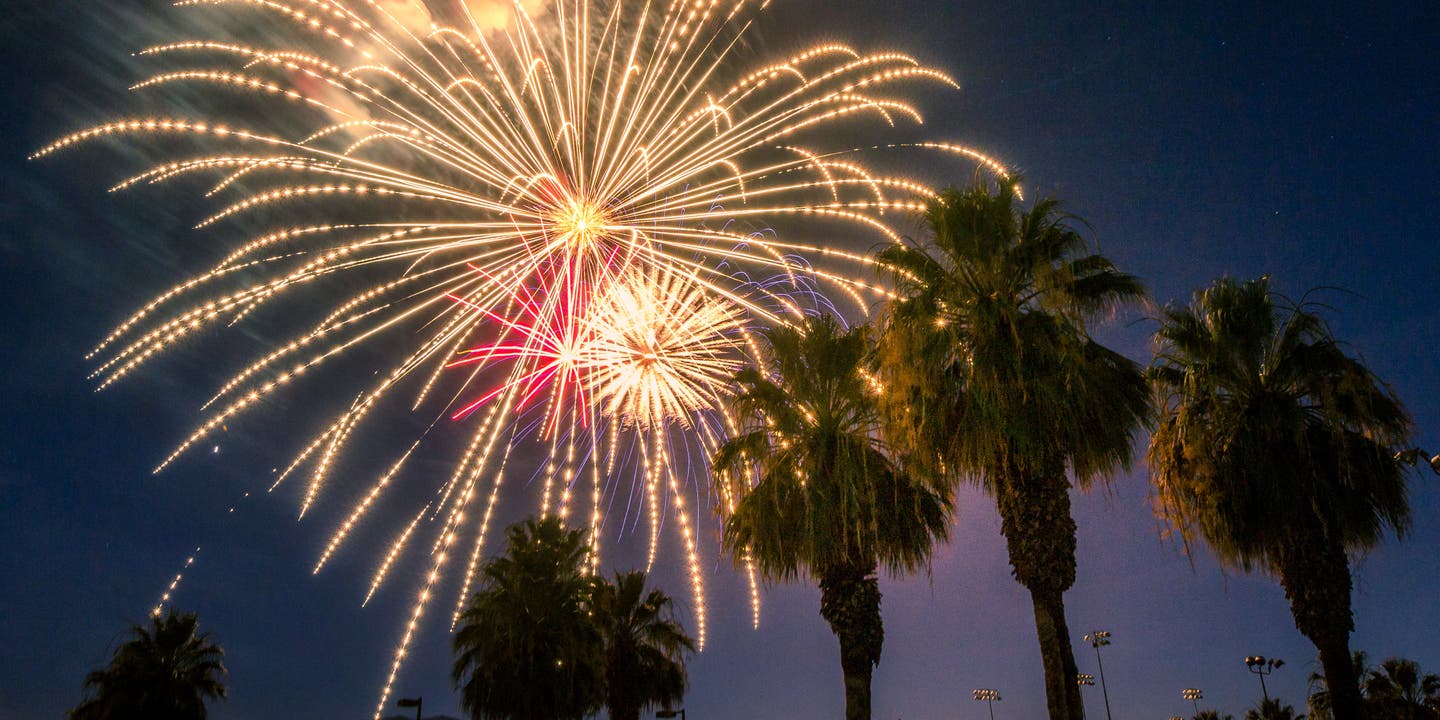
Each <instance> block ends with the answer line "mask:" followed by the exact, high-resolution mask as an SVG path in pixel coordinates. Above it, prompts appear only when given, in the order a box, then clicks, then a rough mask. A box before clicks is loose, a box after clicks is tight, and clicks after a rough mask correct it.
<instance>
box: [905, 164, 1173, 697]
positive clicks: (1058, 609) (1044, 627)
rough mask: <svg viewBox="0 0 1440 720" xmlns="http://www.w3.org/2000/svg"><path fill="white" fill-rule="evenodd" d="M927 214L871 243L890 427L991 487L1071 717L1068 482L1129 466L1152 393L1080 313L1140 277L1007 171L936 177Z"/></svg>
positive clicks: (1053, 690) (1054, 686)
mask: <svg viewBox="0 0 1440 720" xmlns="http://www.w3.org/2000/svg"><path fill="white" fill-rule="evenodd" d="M925 220H926V224H927V226H928V229H929V235H930V237H929V238H928V239H925V240H923V241H918V242H909V243H906V244H903V245H893V246H889V247H887V248H885V249H884V250H882V251H881V252H880V253H879V255H878V256H877V260H878V262H879V264H880V265H881V267H884V268H886V269H888V270H889V271H890V274H891V276H892V278H893V280H894V282H895V286H896V295H897V297H896V299H895V301H894V302H892V303H890V305H889V307H888V310H887V316H886V319H885V324H884V336H883V340H882V341H881V343H880V345H879V348H880V350H879V357H880V370H881V380H882V382H883V383H884V385H885V388H886V392H885V393H884V394H883V395H882V400H881V405H882V409H883V410H884V412H885V418H886V425H887V428H888V431H889V432H888V436H889V437H890V439H891V441H892V442H894V443H896V444H897V445H898V446H899V447H900V448H902V449H903V451H904V452H903V455H904V457H905V459H906V461H907V462H909V463H912V464H919V465H921V466H922V467H924V466H928V468H929V470H930V471H932V473H934V474H937V475H940V476H942V477H944V478H945V479H947V480H949V481H952V482H953V481H961V480H967V481H968V480H973V481H976V482H978V483H979V485H980V487H981V488H982V489H984V490H985V491H986V492H987V493H989V494H990V495H992V496H993V497H994V498H995V502H996V505H997V508H998V510H999V512H1000V520H1001V524H1000V531H1001V533H1003V534H1004V536H1005V543H1006V547H1007V549H1008V551H1009V555H1010V567H1011V568H1012V571H1013V574H1014V576H1015V579H1016V580H1017V581H1019V583H1020V584H1021V585H1023V586H1024V587H1025V588H1026V589H1027V590H1029V591H1030V597H1031V601H1032V604H1033V605H1034V611H1035V630H1036V634H1037V637H1038V639H1039V643H1040V655H1041V659H1042V660H1043V664H1044V671H1045V697H1046V704H1047V707H1048V710H1049V715H1050V718H1051V720H1078V719H1079V718H1083V717H1084V716H1085V710H1084V705H1083V703H1082V701H1081V698H1080V689H1079V687H1078V686H1077V685H1076V684H1075V673H1076V667H1075V656H1074V651H1073V650H1072V648H1071V644H1070V643H1071V638H1070V630H1069V627H1068V624H1067V623H1066V619H1065V599H1064V595H1065V592H1066V591H1067V590H1069V589H1070V587H1071V586H1072V585H1074V583H1075V521H1074V519H1073V518H1072V517H1071V513H1070V495H1069V493H1070V487H1071V482H1072V478H1073V481H1074V482H1075V484H1076V485H1077V486H1078V487H1080V488H1081V489H1086V488H1089V487H1090V486H1091V485H1092V484H1093V483H1094V482H1095V481H1096V480H1097V479H1103V478H1108V477H1110V476H1111V475H1112V474H1114V473H1115V472H1117V471H1120V470H1123V469H1126V468H1128V467H1129V466H1130V464H1131V462H1132V460H1133V457H1134V451H1133V447H1132V446H1133V443H1134V441H1135V438H1136V434H1137V433H1138V432H1139V430H1140V429H1141V428H1142V427H1143V424H1144V421H1145V419H1146V418H1147V417H1148V413H1149V397H1150V396H1149V393H1148V387H1147V385H1146V382H1145V376H1144V373H1143V372H1142V371H1141V369H1140V367H1139V366H1138V365H1137V364H1136V363H1134V362H1132V361H1130V360H1129V359H1127V358H1125V357H1124V356H1122V355H1120V354H1118V353H1115V352H1113V351H1111V350H1109V349H1107V348H1105V347H1104V346H1102V345H1100V344H1099V343H1097V342H1095V341H1094V340H1093V339H1092V338H1091V336H1090V333H1089V323H1090V322H1092V321H1093V320H1094V319H1095V318H1096V317H1097V316H1100V315H1102V314H1103V313H1105V312H1107V311H1110V310H1112V309H1114V308H1115V307H1117V306H1119V305H1122V304H1126V303H1134V302H1140V301H1143V299H1144V298H1145V289H1144V287H1143V286H1142V285H1141V283H1140V281H1139V280H1137V279H1136V278H1135V277H1133V276H1131V275H1127V274H1125V273H1122V272H1119V271H1118V270H1117V269H1116V268H1115V266H1114V265H1113V264H1112V263H1111V262H1110V261H1109V260H1108V259H1106V258H1105V257H1104V256H1102V255H1098V254H1094V253H1092V252H1091V251H1090V250H1089V248H1088V246H1087V243H1086V241H1085V239H1084V237H1082V236H1081V235H1080V233H1079V232H1078V231H1077V230H1076V229H1075V225H1076V224H1077V223H1078V221H1077V220H1076V219H1075V218H1073V217H1071V216H1069V215H1066V214H1064V213H1062V212H1060V210H1059V207H1058V205H1057V203H1056V202H1055V201H1054V200H1041V201H1039V202H1036V203H1035V204H1034V205H1033V206H1031V207H1030V209H1028V210H1025V209H1023V208H1022V207H1021V205H1020V201H1019V198H1018V196H1017V191H1016V184H1015V182H1014V181H1003V182H1001V183H1000V184H999V187H998V190H997V191H994V192H992V191H991V189H990V188H989V187H988V186H986V185H983V184H981V185H977V186H975V187H972V188H969V189H966V190H955V189H951V190H947V191H945V192H942V193H941V194H940V195H939V197H937V198H936V199H935V200H933V201H932V202H931V203H930V206H929V208H928V210H927V211H926V214H925Z"/></svg>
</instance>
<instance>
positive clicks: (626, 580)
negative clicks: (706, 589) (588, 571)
mask: <svg viewBox="0 0 1440 720" xmlns="http://www.w3.org/2000/svg"><path fill="white" fill-rule="evenodd" d="M672 605H673V604H672V601H671V599H670V597H669V596H668V595H666V594H665V593H664V592H661V591H660V590H651V591H650V592H649V593H648V594H647V593H646V592H645V573H643V572H629V573H619V574H617V575H616V576H615V582H614V583H613V584H612V583H608V582H605V583H600V584H598V585H597V587H596V589H595V601H594V605H593V607H594V609H595V615H594V619H595V623H596V625H597V626H599V628H600V635H601V637H602V638H603V641H604V643H605V650H604V655H605V707H606V708H607V709H608V710H609V714H610V720H639V718H640V711H641V710H644V709H649V708H653V707H655V706H657V705H661V706H668V705H670V704H671V703H674V702H677V701H679V700H680V699H681V698H683V697H684V696H685V685H686V678H685V653H686V652H694V650H695V645H694V643H693V642H691V640H690V637H689V636H687V635H686V634H685V629H684V628H683V627H681V626H680V623H679V622H677V621H676V620H675V619H674V613H673V611H672Z"/></svg>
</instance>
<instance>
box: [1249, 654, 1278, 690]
mask: <svg viewBox="0 0 1440 720" xmlns="http://www.w3.org/2000/svg"><path fill="white" fill-rule="evenodd" d="M1284 664H1285V661H1284V660H1281V659H1280V658H1267V657H1265V656H1264V655H1251V656H1249V657H1247V658H1245V668H1246V669H1247V670H1249V671H1250V672H1252V673H1255V674H1256V675H1259V676H1260V694H1262V695H1264V696H1265V699H1266V700H1269V699H1270V691H1269V690H1267V689H1265V676H1266V675H1269V674H1270V673H1273V672H1275V668H1278V667H1280V666H1281V665H1284Z"/></svg>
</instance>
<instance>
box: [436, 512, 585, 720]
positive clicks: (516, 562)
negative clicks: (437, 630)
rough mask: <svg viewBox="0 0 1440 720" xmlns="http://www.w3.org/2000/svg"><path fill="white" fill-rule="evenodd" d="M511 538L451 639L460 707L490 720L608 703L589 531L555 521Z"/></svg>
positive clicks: (566, 715) (559, 715) (523, 526)
mask: <svg viewBox="0 0 1440 720" xmlns="http://www.w3.org/2000/svg"><path fill="white" fill-rule="evenodd" d="M506 535H507V536H508V537H509V547H508V548H507V550H506V553H505V555H503V556H500V557H496V558H494V559H492V560H490V561H489V562H487V563H486V564H485V566H484V570H483V580H482V586H481V588H480V590H479V592H477V593H476V594H475V596H474V598H473V599H472V600H471V602H470V605H469V607H468V609H466V610H465V612H464V614H463V615H461V617H460V629H459V631H458V632H456V634H455V638H454V640H453V641H452V645H453V647H454V652H455V663H454V668H453V671H452V678H453V680H454V682H455V685H456V687H458V688H460V689H461V696H460V703H461V706H462V707H464V708H465V710H466V711H467V712H468V713H470V715H471V716H472V717H474V718H485V719H486V720H522V719H523V720H569V719H571V718H581V717H584V716H585V715H587V714H589V713H591V712H594V711H595V710H598V709H599V707H600V704H601V703H602V701H603V699H604V697H603V693H604V666H603V657H602V650H603V645H602V642H601V637H600V633H599V631H598V629H597V628H596V625H595V623H594V622H593V621H592V620H591V617H590V612H591V607H590V604H591V601H592V598H593V596H594V593H595V589H594V585H595V582H594V578H593V577H592V576H591V575H589V574H588V573H587V572H586V566H585V553H586V545H585V533H584V531H583V530H567V529H566V528H565V527H564V525H562V524H561V522H560V520H559V519H557V518H554V517H550V518H546V519H543V520H535V519H533V518H532V519H530V520H527V521H525V522H523V523H519V524H516V525H513V526H511V527H510V528H508V529H507V530H506Z"/></svg>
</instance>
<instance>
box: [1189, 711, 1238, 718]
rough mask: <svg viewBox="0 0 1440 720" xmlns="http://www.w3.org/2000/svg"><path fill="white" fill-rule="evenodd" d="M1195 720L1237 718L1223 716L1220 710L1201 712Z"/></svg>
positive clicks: (1196, 715)
mask: <svg viewBox="0 0 1440 720" xmlns="http://www.w3.org/2000/svg"><path fill="white" fill-rule="evenodd" d="M1195 720H1235V716H1234V715H1221V714H1220V711H1219V710H1201V711H1200V712H1198V713H1196V714H1195Z"/></svg>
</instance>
